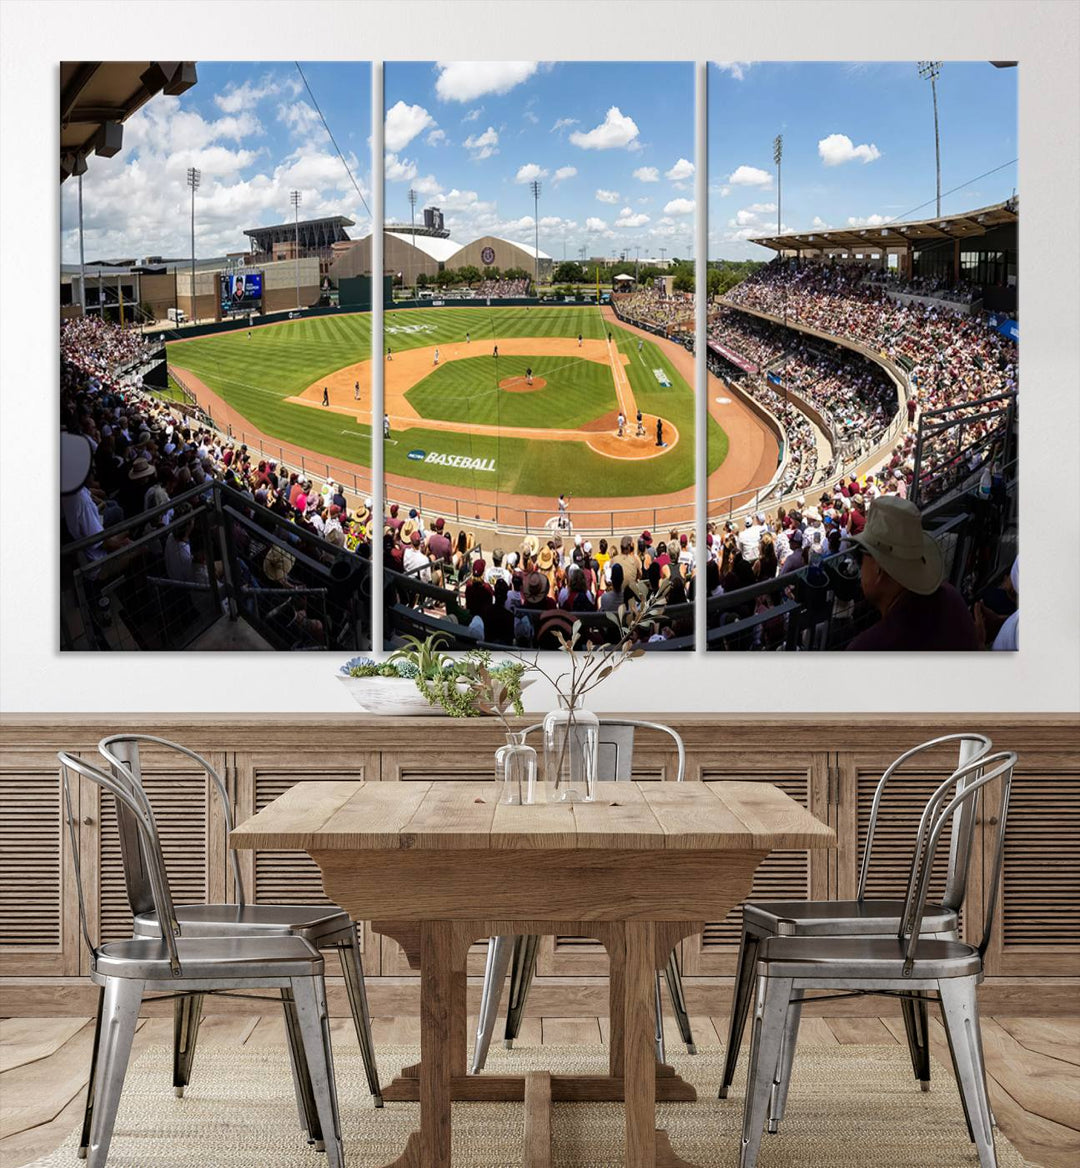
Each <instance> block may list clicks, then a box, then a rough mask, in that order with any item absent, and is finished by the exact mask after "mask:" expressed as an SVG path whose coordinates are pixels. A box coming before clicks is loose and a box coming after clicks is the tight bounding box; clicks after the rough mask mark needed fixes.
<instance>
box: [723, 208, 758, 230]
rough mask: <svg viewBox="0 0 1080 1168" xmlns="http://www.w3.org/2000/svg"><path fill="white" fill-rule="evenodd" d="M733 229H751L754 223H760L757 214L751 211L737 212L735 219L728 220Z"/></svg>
mask: <svg viewBox="0 0 1080 1168" xmlns="http://www.w3.org/2000/svg"><path fill="white" fill-rule="evenodd" d="M728 222H729V223H730V225H731V226H732V227H749V226H750V224H752V223H757V222H758V217H757V213H756V212H755V211H752V210H750V209H746V210H743V211H736V212H735V218H734V219H730V220H728Z"/></svg>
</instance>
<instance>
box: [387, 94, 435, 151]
mask: <svg viewBox="0 0 1080 1168" xmlns="http://www.w3.org/2000/svg"><path fill="white" fill-rule="evenodd" d="M434 125H435V119H434V118H433V117H432V116H431V114H429V113H428V112H427V110H426V109H424V107H423V106H422V105H406V104H405V103H404V102H403V101H399V102H397V103H396V104H395V105H392V106H391V107H390V108H389V109H388V110H387V111H386V149H387V150H389V151H390V152H391V153H392V154H396V153H397V152H398V151H399V150H404V149H405V147H406V146H408V144H409V143H410V142H411V141H412V140H413V139H414V138H415V137H416V135H417V134H420V133H423V131H424V130H426V129H427V128H428V126H434Z"/></svg>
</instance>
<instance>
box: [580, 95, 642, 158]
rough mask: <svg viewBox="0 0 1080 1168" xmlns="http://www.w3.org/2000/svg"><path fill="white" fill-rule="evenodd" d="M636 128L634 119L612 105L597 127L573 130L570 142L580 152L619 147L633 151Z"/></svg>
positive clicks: (635, 143)
mask: <svg viewBox="0 0 1080 1168" xmlns="http://www.w3.org/2000/svg"><path fill="white" fill-rule="evenodd" d="M637 136H638V128H637V124H636V123H635V122H634V119H633V118H631V117H629V116H628V115H626V114H624V113H623V112H622V110H620V109H619V107H618V106H617V105H613V106H612V107H611V108H610V109H609V110H608V112H607V114H606V115H605V117H604V120H603V121H602V122H601V123H600V125H598V126H594V127H593V128H592V129H591V130H588V131H582V130H575V131H574V132H573V133H572V134H571V135H570V141H571V142H572V143H573V144H574V145H575V146H579V147H580V148H581V149H582V150H613V149H617V148H619V147H626V148H628V149H633V148H634V147H635V146H636V145H637Z"/></svg>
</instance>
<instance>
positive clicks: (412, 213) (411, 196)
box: [409, 187, 416, 291]
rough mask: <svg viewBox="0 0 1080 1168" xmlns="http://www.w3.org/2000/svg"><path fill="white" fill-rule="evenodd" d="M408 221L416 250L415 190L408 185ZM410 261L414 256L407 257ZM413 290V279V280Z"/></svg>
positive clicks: (412, 260) (413, 260)
mask: <svg viewBox="0 0 1080 1168" xmlns="http://www.w3.org/2000/svg"><path fill="white" fill-rule="evenodd" d="M409 223H410V225H411V226H412V245H413V252H414V254H415V252H416V191H414V190H413V189H412V187H409ZM409 259H410V261H411V262H413V263H415V262H416V261H415V259H414V256H410V257H409ZM414 291H415V281H414Z"/></svg>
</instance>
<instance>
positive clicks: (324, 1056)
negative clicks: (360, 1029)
mask: <svg viewBox="0 0 1080 1168" xmlns="http://www.w3.org/2000/svg"><path fill="white" fill-rule="evenodd" d="M292 993H293V999H294V1002H295V1006H296V1018H297V1022H298V1025H299V1028H300V1039H301V1043H302V1045H303V1055H304V1062H305V1063H306V1064H307V1071H308V1076H309V1078H310V1080H311V1089H312V1093H313V1095H314V1097H315V1108H316V1110H317V1112H318V1115H319V1124H320V1126H321V1128H322V1132H323V1139H324V1142H325V1144H326V1163H327V1168H344V1165H345V1150H344V1148H343V1147H342V1143H341V1121H340V1119H339V1116H338V1100H337V1084H336V1083H335V1081H334V1055H333V1051H332V1050H331V1049H330V1019H329V1018H328V1017H327V1010H326V984H325V982H324V981H323V979H322V978H321V977H296V978H293V979H292Z"/></svg>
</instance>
